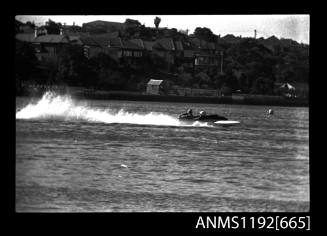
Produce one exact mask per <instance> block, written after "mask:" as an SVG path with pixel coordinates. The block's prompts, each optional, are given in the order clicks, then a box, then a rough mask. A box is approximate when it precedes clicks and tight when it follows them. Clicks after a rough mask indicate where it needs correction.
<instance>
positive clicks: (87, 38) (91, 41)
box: [80, 36, 101, 47]
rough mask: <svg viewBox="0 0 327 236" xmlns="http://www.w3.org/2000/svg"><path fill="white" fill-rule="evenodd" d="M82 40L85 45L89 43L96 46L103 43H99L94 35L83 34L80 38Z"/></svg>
mask: <svg viewBox="0 0 327 236" xmlns="http://www.w3.org/2000/svg"><path fill="white" fill-rule="evenodd" d="M80 40H81V42H82V43H83V44H84V45H88V46H96V47H101V45H99V44H98V43H97V42H96V41H95V40H94V39H93V38H92V37H90V36H86V37H85V36H83V37H81V38H80Z"/></svg>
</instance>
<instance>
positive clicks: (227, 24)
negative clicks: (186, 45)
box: [16, 15, 310, 44]
mask: <svg viewBox="0 0 327 236" xmlns="http://www.w3.org/2000/svg"><path fill="white" fill-rule="evenodd" d="M156 16H158V17H160V18H161V23H160V27H168V28H176V29H177V30H180V29H183V30H186V29H188V30H189V33H193V32H194V29H195V28H196V27H207V28H209V29H211V31H212V32H213V33H214V34H217V35H219V34H220V35H221V36H224V35H226V34H233V35H235V36H240V35H242V36H243V37H253V36H254V30H255V29H256V30H257V37H258V38H260V37H264V38H267V37H270V36H272V35H275V36H276V37H277V38H291V39H293V40H296V41H297V42H299V43H306V44H309V29H310V26H309V25H310V16H309V15H106V16H103V15H88V16H83V15H73V16H66V15H56V16H47V15H43V16H16V19H17V20H19V21H22V22H26V21H34V22H35V23H36V24H37V25H41V24H44V22H45V21H47V20H48V19H51V20H53V21H55V22H60V23H62V24H63V23H66V24H69V25H71V24H73V22H75V24H76V25H80V26H82V24H83V23H86V22H90V21H94V20H104V21H114V22H122V23H123V22H125V20H126V19H127V18H130V19H134V20H138V21H139V22H140V23H141V24H145V26H148V27H154V18H155V17H156Z"/></svg>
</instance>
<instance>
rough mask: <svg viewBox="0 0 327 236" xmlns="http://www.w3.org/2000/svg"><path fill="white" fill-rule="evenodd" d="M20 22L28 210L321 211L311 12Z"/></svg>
mask: <svg viewBox="0 0 327 236" xmlns="http://www.w3.org/2000/svg"><path fill="white" fill-rule="evenodd" d="M12 21H14V22H15V29H14V32H15V44H14V45H15V56H14V59H15V64H14V69H15V71H14V72H15V73H14V76H15V84H16V96H15V103H16V113H15V124H16V131H15V132H16V144H15V148H16V157H15V186H14V189H15V212H17V213H25V212H28V213H30V212H51V213H52V212H55V213H57V212H59V213H61V212H65V213H66V212H69V213H70V212H86V213H96V212H106V213H107V212H115V213H117V212H128V213H130V212H182V213H184V212H229V213H230V212H284V213H285V212H294V213H295V212H307V213H309V212H310V171H309V170H310V166H309V162H310V158H309V70H310V69H309V49H310V14H258V15H255V14H243V15H214V14H209V15H187V14H185V15H168V14H167V15H161V14H153V15H114V14H113V15H16V16H14V19H12Z"/></svg>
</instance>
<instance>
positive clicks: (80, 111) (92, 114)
mask: <svg viewBox="0 0 327 236" xmlns="http://www.w3.org/2000/svg"><path fill="white" fill-rule="evenodd" d="M16 119H61V120H62V119H63V120H68V121H69V120H83V121H88V122H101V123H107V124H111V123H126V124H138V125H160V126H204V127H211V126H212V125H210V124H208V123H203V122H197V121H196V122H194V123H191V124H185V123H183V122H181V121H179V120H178V119H177V118H175V117H173V116H170V115H167V114H163V113H157V112H150V113H148V114H139V113H132V112H127V111H124V110H123V109H120V110H119V111H118V112H117V111H115V110H113V109H110V108H107V109H96V108H93V107H90V106H88V105H87V104H86V103H81V102H79V103H78V102H77V101H74V100H73V99H72V98H71V97H70V96H69V95H57V94H55V93H53V92H46V93H45V94H44V95H43V97H42V98H41V99H40V100H39V101H38V102H37V103H36V104H32V103H30V104H28V105H27V106H25V107H24V108H22V109H20V110H19V111H18V112H16Z"/></svg>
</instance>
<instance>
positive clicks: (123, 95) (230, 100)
mask: <svg viewBox="0 0 327 236" xmlns="http://www.w3.org/2000/svg"><path fill="white" fill-rule="evenodd" d="M46 91H47V90H42V89H40V90H34V91H26V90H25V92H22V93H20V94H19V95H16V96H18V97H19V96H27V97H41V96H42V95H43V94H44V92H46ZM54 91H55V90H54ZM59 93H60V94H70V95H71V96H72V97H73V98H76V99H94V100H130V101H152V102H180V103H209V104H238V105H262V106H268V105H269V106H289V107H308V106H309V101H308V99H303V98H302V99H301V98H286V97H281V96H265V95H259V96H253V95H252V96H251V95H248V96H245V97H244V98H243V99H238V98H237V97H238V96H237V95H236V96H222V97H189V96H177V95H150V94H142V93H139V92H129V91H99V90H91V89H84V88H68V89H65V91H59Z"/></svg>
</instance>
